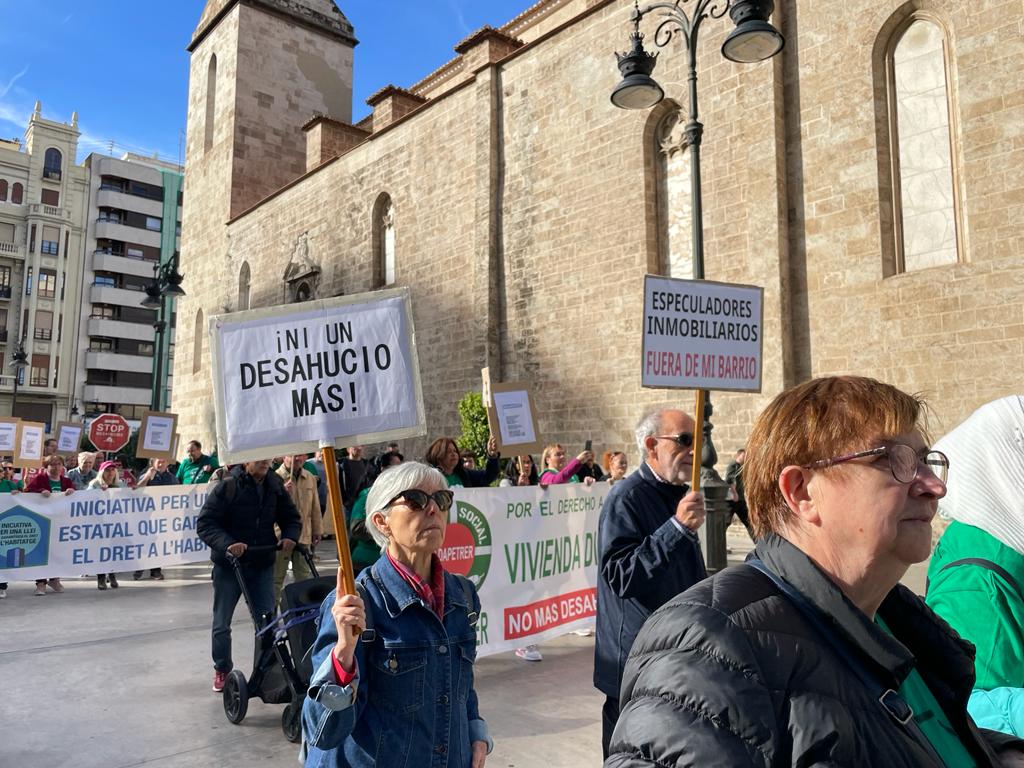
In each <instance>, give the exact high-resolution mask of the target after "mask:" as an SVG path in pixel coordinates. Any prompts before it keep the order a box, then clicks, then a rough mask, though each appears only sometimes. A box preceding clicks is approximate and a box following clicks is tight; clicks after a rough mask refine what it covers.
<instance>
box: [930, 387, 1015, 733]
mask: <svg viewBox="0 0 1024 768" xmlns="http://www.w3.org/2000/svg"><path fill="white" fill-rule="evenodd" d="M938 447H940V448H942V449H943V450H945V451H946V452H947V453H948V454H949V460H950V468H949V473H950V475H949V478H950V482H949V493H948V494H946V497H945V498H944V499H942V501H940V502H939V513H940V514H941V515H942V516H943V517H949V518H952V520H953V522H952V523H950V525H949V527H948V528H947V529H946V532H945V533H943V534H942V538H941V539H940V540H939V545H938V546H937V547H936V548H935V553H934V554H933V555H932V560H931V563H930V564H929V568H928V595H927V597H926V600H927V602H928V605H929V606H930V607H931V608H932V609H933V610H934V611H935V612H936V613H937V614H939V615H940V616H941V617H942V618H944V619H945V620H946V621H948V622H949V623H950V626H952V627H953V629H955V630H956V631H957V632H959V633H960V636H961V637H963V638H964V640H968V641H970V642H971V643H973V644H974V646H975V647H976V648H977V656H976V657H975V660H974V669H975V672H976V673H977V680H975V682H974V692H973V693H972V694H971V699H970V701H969V702H968V704H967V709H968V710H969V711H970V713H971V716H972V717H973V718H974V720H975V722H977V723H978V725H980V726H982V727H985V728H993V729H995V730H998V731H1003V732H1004V733H1011V734H1013V735H1015V736H1024V662H1022V659H1024V496H1022V495H1021V491H1022V489H1024V397H1021V396H1019V395H1011V396H1010V397H1004V398H1002V399H1000V400H996V401H995V402H992V403H988V404H987V405H983V406H982V407H981V408H979V409H978V410H977V411H975V412H974V413H973V414H972V415H971V416H970V417H969V418H968V419H967V421H965V422H964V423H963V424H961V425H960V426H959V427H957V428H956V429H954V430H953V431H952V432H950V433H949V434H948V435H946V436H945V437H944V438H942V440H940V441H939V444H938Z"/></svg>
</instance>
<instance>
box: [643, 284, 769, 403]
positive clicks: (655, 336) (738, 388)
mask: <svg viewBox="0 0 1024 768" xmlns="http://www.w3.org/2000/svg"><path fill="white" fill-rule="evenodd" d="M763 299H764V291H763V289H761V288H757V287H755V286H749V285H733V284H729V283H715V282H711V281H709V280H674V279H671V278H667V277H657V276H655V275H647V276H646V278H645V280H644V317H643V357H642V361H641V377H640V380H641V384H642V386H644V387H657V388H664V389H712V390H725V391H731V392H760V391H761V360H762V345H763V340H764V333H763V311H764V310H763V303H764V302H763Z"/></svg>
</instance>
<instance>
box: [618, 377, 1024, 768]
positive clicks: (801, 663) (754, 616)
mask: <svg viewBox="0 0 1024 768" xmlns="http://www.w3.org/2000/svg"><path fill="white" fill-rule="evenodd" d="M924 414H925V405H924V403H923V402H922V401H921V400H920V399H919V398H917V397H914V396H911V395H907V394H905V393H903V392H901V391H899V390H898V389H896V388H895V387H892V386H889V385H887V384H883V383H880V382H878V381H874V380H872V379H866V378H862V377H857V376H843V377H831V378H823V379H816V380H813V381H809V382H807V383H805V384H801V385H799V386H797V387H794V388H792V389H790V390H788V391H785V392H783V393H782V394H780V395H779V396H778V397H776V398H775V400H774V401H772V403H771V404H770V405H769V406H768V408H767V409H766V410H765V411H764V412H763V413H762V414H761V415H760V416H759V417H758V418H757V421H756V423H755V424H754V428H753V432H752V434H751V436H750V441H749V442H748V444H747V459H746V466H745V468H744V473H745V474H746V481H747V485H746V491H747V502H748V505H749V508H750V517H751V521H752V523H753V526H754V530H755V534H756V536H757V546H756V549H755V551H754V555H753V557H752V558H751V559H750V560H748V562H747V563H746V564H744V565H741V566H736V567H733V568H728V569H726V570H724V571H720V572H719V573H717V574H715V576H713V577H712V578H710V579H708V580H706V581H704V582H702V583H700V584H697V585H696V586H694V587H692V588H690V589H689V590H687V591H686V592H684V593H683V594H682V595H680V596H678V597H676V598H675V599H673V600H671V601H670V602H669V603H667V604H666V605H665V606H664V607H662V608H661V609H660V610H658V611H656V612H655V613H654V614H652V615H651V617H650V618H649V619H648V620H647V623H646V624H645V625H644V628H643V629H642V630H641V632H640V634H639V635H638V636H637V639H636V642H635V643H634V645H633V648H632V650H631V652H630V655H629V660H628V662H627V664H626V670H625V674H624V677H623V683H622V712H621V715H620V718H619V721H618V724H617V726H616V728H615V731H614V734H613V737H612V743H611V750H610V755H609V758H608V760H607V761H606V763H605V766H606V767H608V766H614V767H615V768H621V767H623V766H653V765H675V766H683V765H686V766H691V765H722V766H726V765H727V766H732V767H733V768H736V767H738V766H826V765H828V766H858V768H873V767H875V766H877V768H942V767H943V766H998V765H1020V764H1021V763H1020V762H1019V761H1020V759H1021V753H1020V752H1019V748H1020V747H1021V744H1022V743H1021V742H1019V741H1017V740H1015V739H1013V738H1012V737H1009V736H1006V735H1003V734H998V733H995V732H992V731H983V730H980V729H979V728H978V727H977V726H976V725H975V723H974V721H973V720H972V719H971V717H970V716H969V715H968V713H967V709H966V704H967V698H968V696H969V695H970V693H971V689H972V686H973V682H974V663H973V662H974V659H973V649H972V648H971V647H970V646H967V645H966V644H965V643H963V642H962V641H961V640H960V638H959V637H958V636H957V635H956V634H955V633H954V632H953V631H952V630H951V629H950V628H949V626H948V625H947V624H945V623H944V622H943V621H942V620H941V619H939V618H938V617H937V616H936V615H935V614H933V613H932V612H931V610H929V609H928V607H927V606H926V605H925V604H924V601H923V600H922V599H921V598H919V597H918V596H916V595H915V594H913V593H912V592H911V591H910V590H909V589H907V588H906V587H903V586H901V585H900V584H899V580H900V578H901V577H902V576H903V574H904V573H905V572H906V570H907V568H908V567H909V566H910V565H911V564H913V563H918V562H921V561H923V560H925V559H926V558H927V557H928V555H929V553H930V551H931V539H932V528H931V521H932V518H933V517H934V516H935V512H936V507H937V504H938V501H939V499H940V498H942V496H943V495H945V493H946V486H945V478H946V471H947V467H948V461H947V459H946V457H945V455H944V454H942V453H940V452H939V451H936V450H933V449H931V448H930V447H929V445H928V437H927V433H926V431H925V425H924Z"/></svg>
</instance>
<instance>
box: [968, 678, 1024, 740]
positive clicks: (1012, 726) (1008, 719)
mask: <svg viewBox="0 0 1024 768" xmlns="http://www.w3.org/2000/svg"><path fill="white" fill-rule="evenodd" d="M967 711H968V712H970V713H971V717H972V718H974V722H975V723H977V724H978V727H979V728H988V729H989V730H992V731H1002V732H1003V733H1009V734H1012V735H1014V736H1018V737H1024V688H996V689H994V690H991V691H981V690H975V691H974V692H973V693H971V698H970V700H969V701H968V702H967Z"/></svg>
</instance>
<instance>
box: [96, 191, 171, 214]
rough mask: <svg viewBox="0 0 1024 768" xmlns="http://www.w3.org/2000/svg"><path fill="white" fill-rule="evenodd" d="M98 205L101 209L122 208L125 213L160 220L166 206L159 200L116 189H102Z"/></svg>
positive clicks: (97, 198) (98, 197)
mask: <svg viewBox="0 0 1024 768" xmlns="http://www.w3.org/2000/svg"><path fill="white" fill-rule="evenodd" d="M96 205H98V206H100V207H101V208H104V207H105V208H120V209H121V210H123V211H135V212H136V213H144V214H146V215H147V216H156V217H157V218H160V217H161V216H163V215H164V204H163V203H162V202H160V201H159V200H151V199H150V198H148V197H142V196H141V195H129V194H128V193H127V192H121V191H119V190H115V189H109V188H104V187H100V188H99V191H98V192H97V193H96Z"/></svg>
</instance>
